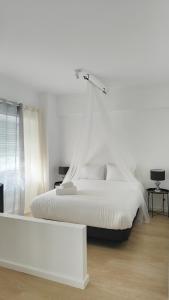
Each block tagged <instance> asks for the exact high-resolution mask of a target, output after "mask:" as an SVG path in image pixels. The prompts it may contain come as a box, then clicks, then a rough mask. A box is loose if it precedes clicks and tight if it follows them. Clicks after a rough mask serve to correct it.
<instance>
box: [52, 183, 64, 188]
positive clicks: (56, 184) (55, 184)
mask: <svg viewBox="0 0 169 300" xmlns="http://www.w3.org/2000/svg"><path fill="white" fill-rule="evenodd" d="M62 182H63V181H55V183H54V189H55V188H56V186H58V185H60V184H62Z"/></svg>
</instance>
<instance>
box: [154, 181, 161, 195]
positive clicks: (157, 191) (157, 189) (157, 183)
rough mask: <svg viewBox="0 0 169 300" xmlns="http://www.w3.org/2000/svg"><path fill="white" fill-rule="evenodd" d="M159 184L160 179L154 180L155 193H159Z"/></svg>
mask: <svg viewBox="0 0 169 300" xmlns="http://www.w3.org/2000/svg"><path fill="white" fill-rule="evenodd" d="M160 184H161V182H160V181H156V182H155V185H156V189H155V192H156V193H159V192H160Z"/></svg>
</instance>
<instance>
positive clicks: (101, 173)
mask: <svg viewBox="0 0 169 300" xmlns="http://www.w3.org/2000/svg"><path fill="white" fill-rule="evenodd" d="M79 179H96V180H97V179H98V180H104V179H105V167H104V166H99V165H89V164H88V165H84V166H83V167H82V169H81V170H80V175H79Z"/></svg>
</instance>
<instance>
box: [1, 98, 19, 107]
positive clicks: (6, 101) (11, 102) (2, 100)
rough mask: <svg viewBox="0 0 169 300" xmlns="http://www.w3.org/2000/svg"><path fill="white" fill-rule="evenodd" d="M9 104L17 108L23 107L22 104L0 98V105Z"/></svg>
mask: <svg viewBox="0 0 169 300" xmlns="http://www.w3.org/2000/svg"><path fill="white" fill-rule="evenodd" d="M3 102H4V103H7V104H9V105H15V106H19V105H22V103H19V102H15V101H11V100H8V99H5V98H0V103H3Z"/></svg>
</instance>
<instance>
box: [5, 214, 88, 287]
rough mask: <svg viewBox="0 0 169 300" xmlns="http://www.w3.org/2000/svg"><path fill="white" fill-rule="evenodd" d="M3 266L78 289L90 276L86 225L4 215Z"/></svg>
mask: <svg viewBox="0 0 169 300" xmlns="http://www.w3.org/2000/svg"><path fill="white" fill-rule="evenodd" d="M0 236H1V242H0V265H1V266H3V267H6V268H9V269H13V270H16V271H20V272H24V273H28V274H31V275H35V276H39V277H43V278H46V279H49V280H53V281H56V282H59V283H64V284H68V285H71V286H74V287H78V288H85V286H86V285H87V283H88V280H89V276H88V274H87V245H86V226H85V225H79V224H69V223H63V222H55V221H49V220H42V219H36V218H30V217H21V216H15V215H7V214H0Z"/></svg>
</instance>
